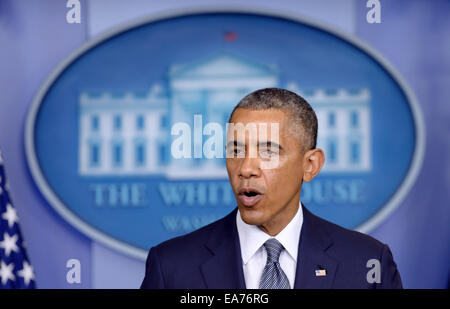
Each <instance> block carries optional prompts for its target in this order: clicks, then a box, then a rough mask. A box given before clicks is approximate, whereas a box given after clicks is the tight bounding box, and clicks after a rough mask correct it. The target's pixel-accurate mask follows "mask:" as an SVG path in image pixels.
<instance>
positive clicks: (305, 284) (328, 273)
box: [294, 205, 338, 289]
mask: <svg viewBox="0 0 450 309" xmlns="http://www.w3.org/2000/svg"><path fill="white" fill-rule="evenodd" d="M302 210H303V224H302V231H301V235H300V242H299V250H298V257H297V271H296V275H295V284H294V288H296V289H329V288H332V286H333V281H334V277H335V274H336V270H337V267H338V262H337V261H336V260H335V259H333V258H332V257H330V256H328V255H327V254H326V250H327V249H328V248H329V247H330V246H332V244H333V242H332V239H331V238H330V237H329V235H328V234H327V233H326V232H325V231H324V229H323V228H321V226H320V221H319V219H318V218H317V217H316V216H314V215H313V214H312V213H310V212H309V211H308V210H307V209H306V208H305V207H303V205H302ZM319 269H324V270H325V276H316V270H319Z"/></svg>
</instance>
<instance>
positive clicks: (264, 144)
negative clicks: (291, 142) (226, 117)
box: [227, 141, 284, 150]
mask: <svg viewBox="0 0 450 309" xmlns="http://www.w3.org/2000/svg"><path fill="white" fill-rule="evenodd" d="M231 146H238V147H242V146H244V144H242V143H241V142H238V141H229V142H228V144H227V147H231ZM258 146H265V147H270V148H272V147H273V148H278V149H279V150H283V149H284V148H283V147H282V146H281V145H280V144H278V143H275V142H272V141H267V142H258Z"/></svg>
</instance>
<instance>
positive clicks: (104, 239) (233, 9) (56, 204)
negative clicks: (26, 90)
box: [25, 5, 425, 260]
mask: <svg viewBox="0 0 450 309" xmlns="http://www.w3.org/2000/svg"><path fill="white" fill-rule="evenodd" d="M208 13H242V14H256V15H263V16H267V17H277V18H283V19H287V20H291V21H294V22H298V23H301V24H304V25H306V26H309V27H313V28H317V29H318V30H322V31H324V32H327V33H330V34H332V35H335V36H336V37H338V38H340V39H342V40H344V41H347V42H349V43H351V44H352V45H354V46H356V47H358V48H360V49H361V50H362V51H363V52H365V53H366V54H368V55H369V56H371V57H372V58H373V59H375V60H376V61H378V63H379V64H380V65H381V66H382V67H383V68H384V69H385V70H386V71H387V72H388V73H389V74H390V75H391V76H392V77H393V78H394V80H395V81H396V82H397V83H398V84H399V86H400V87H401V88H402V90H403V91H404V94H405V96H406V98H407V100H408V102H409V103H410V106H411V110H412V114H413V118H414V122H415V131H416V132H415V134H416V145H415V149H414V156H413V160H412V163H411V166H410V168H409V171H408V173H407V175H406V177H405V179H404V180H403V182H402V184H401V185H400V186H399V188H398V189H397V191H396V193H395V194H394V195H393V196H392V197H391V199H390V200H389V201H388V202H387V203H386V204H385V205H384V206H383V207H382V208H381V209H380V210H379V211H378V212H377V213H376V214H375V215H374V216H373V217H372V218H370V219H369V220H367V221H366V222H364V223H363V224H361V225H360V226H358V227H357V228H356V230H358V231H360V232H363V233H368V232H369V231H370V230H372V229H373V228H374V227H375V226H377V225H378V224H380V222H381V221H383V220H384V219H385V218H386V217H387V216H388V215H389V214H391V213H392V211H394V209H395V208H396V207H397V206H398V205H399V204H400V203H401V202H402V201H403V199H404V198H405V197H406V195H407V193H408V192H409V190H410V189H411V187H412V185H413V184H414V182H415V180H416V178H417V176H418V174H419V172H420V169H421V166H422V162H423V158H424V153H425V123H424V119H423V115H422V112H421V109H420V105H419V103H418V101H417V98H416V97H415V95H414V93H413V92H412V90H411V89H410V87H409V86H408V85H407V83H406V82H405V80H404V79H403V78H402V76H401V75H400V74H399V73H398V72H397V70H396V69H395V68H394V67H393V66H392V65H391V64H390V63H389V62H388V61H387V60H386V59H385V58H384V57H383V56H382V55H381V54H380V53H378V52H377V51H376V50H374V49H373V48H372V47H370V46H369V45H367V44H366V43H364V42H362V41H360V40H359V39H357V38H355V37H353V36H350V35H348V34H346V33H343V32H340V31H337V30H336V29H334V28H331V27H328V26H325V25H322V24H319V23H317V22H315V21H312V20H310V19H308V18H304V17H299V16H296V15H294V14H290V13H285V12H280V11H278V12H274V11H273V10H272V9H270V10H269V9H261V8H254V7H245V6H244V7H242V6H236V5H231V6H207V7H205V6H199V7H196V8H191V9H182V10H170V11H169V12H165V13H161V14H156V15H152V16H150V17H145V18H142V19H139V20H137V21H135V22H131V23H127V24H125V25H122V26H119V27H115V28H113V29H112V30H111V31H108V32H106V33H104V34H101V35H99V36H97V37H95V38H93V39H92V40H90V41H88V42H86V43H85V44H83V45H82V46H80V47H79V48H77V49H76V50H75V51H73V52H72V53H71V54H70V55H69V56H68V57H67V58H65V59H64V60H63V61H62V62H61V63H60V64H59V65H58V66H57V67H56V68H55V69H54V70H53V71H52V73H51V74H50V75H49V76H48V77H47V79H46V80H45V82H44V83H43V84H42V86H41V88H40V89H39V91H38V93H37V94H36V96H35V97H34V99H33V102H32V104H31V107H30V110H29V113H28V116H27V120H26V127H25V150H26V158H27V161H28V165H29V168H30V171H31V174H32V176H33V178H34V180H35V182H36V184H37V186H38V188H39V190H40V191H41V193H42V194H43V195H44V197H45V198H46V200H47V201H48V202H49V203H50V205H51V206H53V208H54V209H55V210H56V212H57V213H58V214H59V215H61V216H62V217H63V218H64V219H65V220H66V221H67V222H69V223H70V224H71V225H73V226H74V227H75V228H76V229H78V230H80V231H81V232H83V233H84V234H86V235H87V236H88V237H90V238H92V239H94V240H96V241H99V242H100V243H103V244H105V245H107V246H109V247H111V248H113V249H116V250H117V251H119V252H122V253H124V254H127V255H129V256H132V257H134V258H138V259H141V260H145V259H146V257H147V252H146V251H145V250H142V249H139V248H137V247H134V246H131V245H129V244H127V243H125V242H123V241H120V240H117V239H115V238H113V237H111V236H109V235H107V234H105V233H103V232H100V231H99V230H97V229H96V228H94V227H93V226H91V225H89V224H87V223H86V222H84V221H82V220H81V219H80V218H79V217H78V216H76V215H75V214H74V213H72V212H71V211H70V210H69V209H70V208H68V207H67V206H65V205H64V203H63V202H62V201H61V200H60V199H59V198H58V196H57V195H56V194H55V193H54V192H53V191H52V189H51V188H50V186H49V185H48V183H47V181H46V179H45V178H44V176H43V173H42V171H41V168H40V166H39V163H38V161H37V156H36V152H35V144H34V126H35V121H36V116H37V114H38V112H39V108H40V104H41V102H42V99H43V98H44V96H45V95H46V93H47V91H48V90H49V89H50V87H51V85H52V84H53V83H54V82H55V81H56V80H57V78H58V77H59V76H60V75H61V73H63V72H64V70H65V69H66V68H67V67H69V66H70V64H71V63H72V62H73V61H75V60H76V59H77V58H78V57H80V56H81V55H83V54H84V53H85V52H87V51H88V50H90V49H91V48H93V47H95V46H96V45H99V44H101V43H102V42H104V41H106V40H108V39H110V38H112V37H114V36H116V35H118V34H120V33H122V32H125V31H128V30H131V29H133V28H135V27H139V26H143V25H145V24H148V23H151V22H155V21H159V20H163V19H167V18H174V17H181V16H187V15H192V14H208Z"/></svg>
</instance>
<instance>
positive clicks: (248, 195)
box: [239, 188, 263, 207]
mask: <svg viewBox="0 0 450 309" xmlns="http://www.w3.org/2000/svg"><path fill="white" fill-rule="evenodd" d="M262 197H263V194H262V193H261V192H259V191H258V190H257V189H254V188H242V189H240V190H239V199H240V201H241V202H242V204H244V206H247V207H251V206H254V205H255V204H256V203H258V201H259V200H261V198H262Z"/></svg>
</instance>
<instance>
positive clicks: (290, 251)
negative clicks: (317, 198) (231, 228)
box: [236, 205, 303, 289]
mask: <svg viewBox="0 0 450 309" xmlns="http://www.w3.org/2000/svg"><path fill="white" fill-rule="evenodd" d="M302 224H303V211H302V207H301V205H300V207H299V208H298V211H297V213H296V214H295V216H294V218H292V220H291V222H289V224H288V225H286V227H285V228H284V229H283V230H282V231H281V232H280V233H278V234H277V235H276V236H270V235H269V234H266V233H265V232H263V231H262V230H261V229H260V228H259V227H258V226H256V225H250V224H247V223H245V222H244V221H243V220H242V218H241V213H240V212H239V210H238V212H237V215H236V225H237V230H238V235H239V243H240V245H241V256H242V267H243V271H244V278H245V286H246V288H247V289H258V288H259V281H260V279H261V276H262V273H263V270H264V267H265V266H266V262H267V252H266V249H265V248H264V246H263V244H264V243H265V242H266V241H267V240H268V239H269V238H276V239H277V240H278V241H279V242H280V243H281V244H282V245H283V247H284V248H285V250H283V251H282V252H281V255H280V259H279V262H280V266H281V268H282V269H283V271H284V273H285V274H286V276H287V278H288V279H289V284H290V286H291V289H292V288H293V287H294V282H295V273H296V270H297V252H298V243H299V240H300V232H301V229H302Z"/></svg>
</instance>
